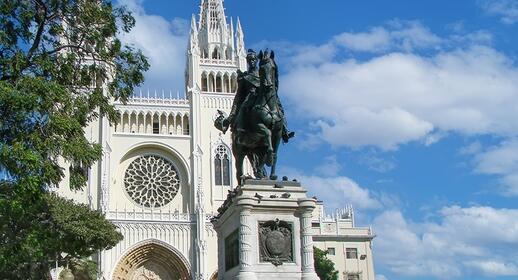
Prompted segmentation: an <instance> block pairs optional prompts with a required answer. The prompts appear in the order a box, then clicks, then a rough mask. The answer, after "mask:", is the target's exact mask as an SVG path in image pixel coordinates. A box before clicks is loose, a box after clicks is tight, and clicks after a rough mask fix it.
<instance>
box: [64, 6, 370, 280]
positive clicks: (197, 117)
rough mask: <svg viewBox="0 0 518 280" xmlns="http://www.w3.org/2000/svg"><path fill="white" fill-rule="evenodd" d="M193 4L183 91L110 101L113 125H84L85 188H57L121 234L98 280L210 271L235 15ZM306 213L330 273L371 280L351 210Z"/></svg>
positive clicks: (229, 179)
mask: <svg viewBox="0 0 518 280" xmlns="http://www.w3.org/2000/svg"><path fill="white" fill-rule="evenodd" d="M200 8H201V11H200V14H199V15H198V16H194V15H193V17H192V21H191V31H190V37H189V42H188V46H187V65H186V70H185V83H186V94H185V97H184V98H180V97H176V98H175V97H173V96H171V93H170V92H163V91H161V92H144V93H142V92H140V93H138V94H136V95H135V96H134V97H133V98H131V99H130V100H129V102H128V103H126V104H121V103H115V106H116V107H117V109H118V110H119V111H120V113H121V114H120V115H121V117H120V120H119V121H118V123H117V124H115V125H112V126H110V125H109V123H108V121H107V120H106V119H105V118H101V119H100V120H98V121H96V122H95V123H92V124H91V125H90V126H89V127H88V128H87V129H86V130H85V133H86V136H87V137H88V138H89V139H90V141H92V142H97V143H100V144H102V147H103V150H104V154H103V158H102V160H101V161H99V162H98V163H97V164H95V165H94V166H92V168H91V169H90V170H89V171H88V178H89V180H88V185H87V187H86V188H85V190H83V191H78V192H72V191H70V190H69V189H68V188H67V187H66V186H63V187H61V188H59V190H58V191H59V192H60V194H61V195H63V196H65V197H69V198H73V199H74V200H76V201H78V202H82V203H85V204H88V205H90V207H91V208H93V209H99V210H100V211H102V212H103V213H104V214H105V215H106V217H107V218H108V219H109V220H111V221H112V222H113V223H114V224H115V225H117V227H118V228H119V230H120V232H121V233H122V234H123V235H124V240H123V241H121V242H120V243H119V244H117V245H116V246H115V247H114V248H112V249H110V250H106V251H102V252H99V254H98V256H96V258H97V261H98V263H99V272H100V276H99V278H100V279H131V280H133V279H216V278H217V271H216V270H217V263H218V262H217V238H216V233H215V231H214V229H213V228H212V224H211V223H210V221H209V220H210V218H211V217H212V216H213V215H214V213H216V211H217V209H218V207H219V206H220V205H221V203H222V202H223V201H224V200H225V198H226V196H227V193H228V191H230V190H232V188H233V186H236V185H237V182H236V179H235V168H234V166H233V156H232V152H231V149H230V135H229V133H227V134H226V135H225V134H222V133H221V132H220V131H219V130H217V129H216V128H214V126H213V121H214V118H215V116H216V114H217V110H221V111H224V112H226V113H227V114H228V113H229V112H230V109H231V106H232V101H233V98H234V93H235V91H236V88H237V71H238V70H241V71H245V70H246V59H245V57H246V49H245V45H244V33H243V29H242V27H241V24H240V21H239V19H238V20H237V21H236V22H235V24H234V22H233V21H232V19H230V22H228V21H227V18H226V16H225V10H224V7H223V0H202V1H201V7H200ZM66 165H67V163H66V162H63V166H64V167H66ZM65 170H68V169H67V168H65ZM66 175H67V177H68V174H66ZM67 180H68V178H65V180H64V182H66V181H67ZM302 183H303V182H302ZM313 220H314V222H313V224H312V225H313V231H314V242H315V245H316V246H318V247H320V248H322V249H325V250H328V251H330V256H329V257H330V258H331V259H332V260H333V261H335V263H336V267H337V268H338V269H339V270H340V279H363V280H373V279H374V271H373V265H372V252H371V247H370V246H371V241H372V239H373V237H374V236H373V234H372V232H371V230H370V229H360V228H356V227H354V222H353V214H352V210H351V208H347V211H344V212H342V213H341V214H340V215H337V216H335V217H327V216H325V215H324V213H323V206H322V205H320V206H319V207H318V208H317V209H316V210H315V214H314V218H313ZM353 249H355V250H356V253H355V254H356V255H354V254H353V253H352V252H353V251H354V250H353ZM331 253H333V254H331ZM355 277H356V278H355Z"/></svg>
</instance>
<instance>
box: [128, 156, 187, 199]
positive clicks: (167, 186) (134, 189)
mask: <svg viewBox="0 0 518 280" xmlns="http://www.w3.org/2000/svg"><path fill="white" fill-rule="evenodd" d="M124 186H125V188H126V192H127V193H128V195H129V196H130V197H131V199H133V201H135V202H136V203H138V204H140V205H142V206H144V207H161V206H164V205H166V204H168V203H169V202H171V200H173V198H174V197H175V196H176V194H177V193H178V190H179V188H180V179H179V177H178V170H177V169H176V167H175V166H174V165H173V163H172V162H170V161H169V160H167V159H165V158H163V157H160V156H157V155H146V156H141V157H138V158H137V159H135V160H134V161H133V162H132V163H131V164H130V165H129V167H128V169H126V174H125V176H124Z"/></svg>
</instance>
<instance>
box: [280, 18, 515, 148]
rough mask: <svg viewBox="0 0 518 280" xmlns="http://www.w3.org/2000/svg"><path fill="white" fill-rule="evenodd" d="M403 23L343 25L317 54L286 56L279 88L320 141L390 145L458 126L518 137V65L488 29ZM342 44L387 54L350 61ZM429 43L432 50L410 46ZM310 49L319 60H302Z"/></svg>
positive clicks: (427, 139) (430, 138)
mask: <svg viewBox="0 0 518 280" xmlns="http://www.w3.org/2000/svg"><path fill="white" fill-rule="evenodd" d="M396 23H397V22H396ZM396 25H397V24H396ZM401 26H403V27H401ZM401 26H396V27H377V28H373V29H372V30H371V31H369V32H367V33H344V34H341V35H339V36H336V37H335V38H332V39H330V41H329V42H327V43H325V44H324V45H323V46H322V48H320V47H319V46H311V48H310V50H311V51H314V52H315V53H314V54H311V55H308V54H307V53H306V52H305V51H303V50H304V48H302V47H300V46H299V47H292V48H291V49H290V50H292V51H294V52H295V54H292V55H291V56H290V58H291V59H287V60H289V62H287V63H286V64H285V65H288V67H286V68H285V69H287V71H286V73H285V74H284V75H283V76H282V77H281V81H282V83H281V92H280V94H281V95H282V96H283V97H284V98H286V99H288V100H289V101H290V102H291V103H292V104H294V106H292V107H291V108H293V109H292V110H297V111H298V113H299V116H301V117H303V118H306V119H308V120H309V121H310V122H312V124H313V125H314V126H313V127H316V129H315V128H314V129H313V131H312V132H314V134H316V136H313V138H314V139H321V140H324V141H327V142H329V143H331V144H333V145H335V146H344V145H345V146H350V147H363V146H376V147H380V148H382V149H385V150H391V149H395V148H397V147H398V146H399V145H401V144H405V143H408V142H412V141H422V143H425V144H432V143H434V142H435V141H439V140H440V138H441V137H442V136H444V135H447V134H448V133H450V132H454V133H460V134H462V135H467V136H473V135H475V136H476V135H480V134H493V135H497V136H502V137H510V136H514V135H518V122H516V121H515V112H516V110H518V105H517V104H518V68H517V67H516V66H515V65H514V64H513V61H512V60H511V59H510V58H509V57H507V56H506V55H504V54H502V53H500V52H498V51H497V50H495V49H494V48H492V47H490V46H488V45H486V44H484V43H483V42H484V41H486V40H490V39H488V38H487V37H490V36H486V35H487V33H486V32H483V31H480V32H475V33H472V34H461V35H459V34H457V35H456V36H450V37H446V38H439V37H437V36H436V35H434V34H432V33H431V32H430V31H429V30H428V29H426V28H425V27H423V26H421V25H419V24H417V23H413V25H412V26H411V27H409V26H408V23H407V24H406V25H404V24H403V25H401ZM390 28H392V29H390ZM384 34H385V35H384ZM415 34H420V35H415ZM414 35H415V36H414ZM387 37H388V39H387ZM470 38H471V39H470ZM476 38H478V39H476ZM482 38H486V39H482ZM405 42H406V43H405ZM285 45H286V44H285ZM405 45H406V46H410V47H405ZM454 45H455V46H456V47H455V48H453V47H452V46H454ZM344 46H345V47H346V48H349V50H363V51H377V50H380V51H381V50H383V52H381V53H377V54H374V55H373V56H372V57H370V58H367V59H365V60H361V61H359V60H355V59H345V60H344V59H341V58H340V57H338V54H339V53H340V51H339V50H340V49H341V48H343V47H344ZM438 46H439V47H438ZM423 47H430V48H433V50H428V51H425V52H424V53H421V52H420V51H413V52H408V50H416V49H419V48H423ZM333 48H334V49H335V51H331V50H333ZM322 49H324V50H325V51H324V50H322ZM436 49H437V50H436ZM298 50H301V51H303V53H298ZM307 50H308V49H307ZM401 50H405V52H400V51H401ZM283 53H284V54H285V55H289V54H290V53H289V52H283ZM304 55H306V56H308V57H313V58H312V59H310V60H305V61H304V63H299V62H298V61H299V60H300V59H299V57H301V56H304ZM315 56H316V57H317V58H320V59H317V58H315ZM311 61H313V62H314V63H312V62H311ZM317 61H318V62H317ZM314 139H313V140H314ZM312 142H314V141H312Z"/></svg>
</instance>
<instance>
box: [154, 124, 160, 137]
mask: <svg viewBox="0 0 518 280" xmlns="http://www.w3.org/2000/svg"><path fill="white" fill-rule="evenodd" d="M159 133H160V125H159V124H158V121H154V122H153V134H159Z"/></svg>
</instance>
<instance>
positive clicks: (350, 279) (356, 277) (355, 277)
mask: <svg viewBox="0 0 518 280" xmlns="http://www.w3.org/2000/svg"><path fill="white" fill-rule="evenodd" d="M345 279H346V280H360V274H358V273H355V274H347V277H346V278H345Z"/></svg>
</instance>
